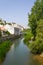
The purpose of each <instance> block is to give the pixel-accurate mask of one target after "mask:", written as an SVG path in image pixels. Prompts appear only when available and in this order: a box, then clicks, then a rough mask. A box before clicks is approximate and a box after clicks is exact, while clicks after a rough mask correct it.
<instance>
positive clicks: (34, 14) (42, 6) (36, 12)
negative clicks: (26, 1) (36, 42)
mask: <svg viewBox="0 0 43 65" xmlns="http://www.w3.org/2000/svg"><path fill="white" fill-rule="evenodd" d="M28 19H29V25H30V28H31V31H32V34H33V35H34V39H35V37H36V28H37V21H39V20H40V19H43V0H36V2H35V3H34V6H33V7H32V9H31V14H30V15H28Z"/></svg>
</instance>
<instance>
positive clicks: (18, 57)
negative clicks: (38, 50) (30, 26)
mask: <svg viewBox="0 0 43 65" xmlns="http://www.w3.org/2000/svg"><path fill="white" fill-rule="evenodd" d="M2 65H40V64H39V62H38V61H37V60H36V59H34V58H33V55H32V54H31V53H30V50H29V49H28V48H27V46H26V45H25V44H24V43H23V39H22V40H21V39H20V38H19V39H17V40H15V41H14V42H13V44H12V46H11V48H10V50H9V52H8V53H7V55H6V58H5V60H4V62H3V63H2Z"/></svg>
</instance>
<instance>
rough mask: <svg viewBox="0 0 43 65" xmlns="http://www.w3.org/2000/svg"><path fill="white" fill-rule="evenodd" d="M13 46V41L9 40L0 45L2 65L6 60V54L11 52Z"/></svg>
mask: <svg viewBox="0 0 43 65" xmlns="http://www.w3.org/2000/svg"><path fill="white" fill-rule="evenodd" d="M11 44H12V43H11V41H8V40H7V41H4V42H2V43H1V44H0V63H1V62H2V61H3V60H4V57H5V56H6V53H7V51H8V50H9V48H10V46H11Z"/></svg>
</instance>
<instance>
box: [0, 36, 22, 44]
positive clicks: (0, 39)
mask: <svg viewBox="0 0 43 65" xmlns="http://www.w3.org/2000/svg"><path fill="white" fill-rule="evenodd" d="M20 36H21V35H8V36H4V37H0V43H1V42H4V41H6V40H11V41H12V40H14V39H17V38H19V37H20Z"/></svg>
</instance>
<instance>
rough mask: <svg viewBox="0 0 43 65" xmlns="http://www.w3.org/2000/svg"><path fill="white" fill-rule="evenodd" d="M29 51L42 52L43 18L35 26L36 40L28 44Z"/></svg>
mask: <svg viewBox="0 0 43 65" xmlns="http://www.w3.org/2000/svg"><path fill="white" fill-rule="evenodd" d="M29 47H30V49H31V52H32V53H34V54H40V53H42V52H43V20H42V19H41V20H39V22H38V27H37V36H36V40H35V41H33V42H32V43H31V44H30V45H29Z"/></svg>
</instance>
